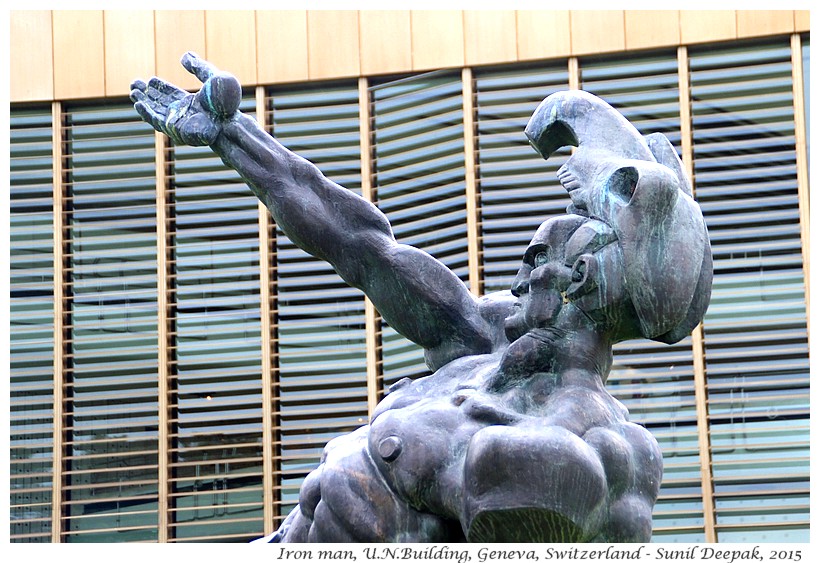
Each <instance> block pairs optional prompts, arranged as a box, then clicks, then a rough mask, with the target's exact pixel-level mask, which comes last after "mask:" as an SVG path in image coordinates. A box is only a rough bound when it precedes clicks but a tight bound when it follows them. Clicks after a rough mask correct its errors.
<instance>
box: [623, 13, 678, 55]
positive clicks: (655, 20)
mask: <svg viewBox="0 0 820 563" xmlns="http://www.w3.org/2000/svg"><path fill="white" fill-rule="evenodd" d="M624 17H625V20H624V23H625V26H626V27H625V29H626V48H627V49H644V48H647V47H660V46H665V45H678V44H679V43H680V15H679V14H678V12H677V11H675V10H627V11H626V13H625V15H624Z"/></svg>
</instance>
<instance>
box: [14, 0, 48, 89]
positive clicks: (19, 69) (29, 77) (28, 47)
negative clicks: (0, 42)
mask: <svg viewBox="0 0 820 563" xmlns="http://www.w3.org/2000/svg"><path fill="white" fill-rule="evenodd" d="M9 19H10V24H11V25H10V36H9V43H10V52H9V55H10V57H9V64H10V69H9V77H10V82H9V87H10V95H11V101H12V102H28V101H33V100H51V99H52V97H53V95H54V74H53V72H54V60H53V58H52V35H51V12H48V11H45V10H41V11H14V12H11V15H10V18H9Z"/></svg>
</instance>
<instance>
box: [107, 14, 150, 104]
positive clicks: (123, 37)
mask: <svg viewBox="0 0 820 563" xmlns="http://www.w3.org/2000/svg"><path fill="white" fill-rule="evenodd" d="M103 25H104V26H105V95H106V96H125V95H128V93H129V92H130V91H131V87H130V86H131V82H132V81H133V80H134V78H135V77H145V76H152V75H154V74H156V69H155V65H154V53H155V51H154V13H153V12H150V11H147V10H106V11H105V12H104V13H103Z"/></svg>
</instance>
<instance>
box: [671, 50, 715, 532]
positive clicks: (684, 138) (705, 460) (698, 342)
mask: <svg viewBox="0 0 820 563" xmlns="http://www.w3.org/2000/svg"><path fill="white" fill-rule="evenodd" d="M678 95H679V97H680V104H679V105H680V124H681V152H682V154H683V158H682V161H683V167H684V170H685V171H686V173H687V175H688V176H689V178H690V181H691V183H692V194H693V196H695V195H696V194H695V174H694V170H695V167H694V145H693V142H692V101H691V92H690V85H689V51H688V49H687V48H686V46H680V47H678ZM704 339H705V335H704V331H703V322H700V323H699V324H698V326H696V327H695V329H694V330H693V331H692V365H693V369H694V383H695V403H696V408H695V412H696V416H697V428H698V457H699V459H700V474H701V492H702V493H703V532H704V535H705V538H706V541H707V542H709V543H716V542H717V532H716V531H715V499H714V478H713V475H712V448H711V443H710V428H709V412H708V396H709V395H708V381H707V377H706V350H705V341H704Z"/></svg>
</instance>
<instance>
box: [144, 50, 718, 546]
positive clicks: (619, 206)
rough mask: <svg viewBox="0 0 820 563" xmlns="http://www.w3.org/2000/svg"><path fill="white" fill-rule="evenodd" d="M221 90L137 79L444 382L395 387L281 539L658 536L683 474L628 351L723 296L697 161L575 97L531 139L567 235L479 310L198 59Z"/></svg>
mask: <svg viewBox="0 0 820 563" xmlns="http://www.w3.org/2000/svg"><path fill="white" fill-rule="evenodd" d="M182 64H183V65H184V66H185V68H186V69H188V70H189V71H190V72H192V73H194V74H195V75H196V76H197V77H198V78H199V79H200V80H201V81H202V82H203V87H202V89H201V90H200V91H199V92H198V93H197V94H189V93H187V92H185V91H184V90H181V89H179V88H177V87H175V86H173V85H171V84H169V83H167V82H165V81H163V80H160V79H157V78H153V79H151V80H150V81H149V82H148V83H147V84H146V83H144V82H141V81H137V82H135V83H134V84H133V86H132V88H133V90H132V93H131V97H132V100H133V101H134V102H135V108H136V110H137V112H139V114H140V116H142V118H143V119H144V120H145V121H147V122H148V123H150V124H151V125H152V126H153V127H154V128H155V129H157V130H158V131H161V132H163V133H166V134H167V135H168V136H169V137H171V139H172V140H173V141H174V142H175V143H179V144H190V145H209V146H210V147H211V148H212V149H213V151H214V152H215V153H216V154H218V155H219V156H220V157H221V158H222V160H223V161H224V162H225V163H226V164H227V165H228V166H230V167H232V168H234V169H235V170H237V171H238V172H239V173H240V174H241V176H242V178H243V179H244V180H245V181H246V182H247V184H248V185H249V186H250V188H251V190H252V191H253V192H254V193H255V194H256V195H257V197H259V199H260V200H261V201H262V202H263V203H264V204H265V205H266V206H267V207H268V209H269V210H270V212H271V215H272V216H273V218H274V219H275V221H276V223H277V225H278V226H279V227H280V228H281V229H282V230H283V231H284V232H285V234H287V236H288V237H290V239H291V240H292V241H293V242H294V243H295V244H296V245H298V246H299V247H301V248H302V249H304V250H305V251H307V252H309V253H311V254H313V255H314V256H316V257H318V258H321V259H323V260H326V261H327V262H329V263H330V264H331V265H332V266H333V267H334V268H335V270H336V271H337V272H338V273H339V275H340V276H341V277H342V278H343V279H344V280H345V281H346V282H347V283H349V284H350V285H352V286H354V287H357V288H359V289H361V290H362V291H363V292H364V293H365V294H366V295H367V296H368V298H369V299H370V300H371V301H372V302H373V304H374V305H375V307H376V309H378V311H379V313H380V314H381V315H382V317H383V318H384V319H385V320H386V321H387V322H388V323H389V324H390V325H391V326H392V327H393V328H394V329H395V330H397V331H398V332H399V333H401V334H402V335H404V336H405V337H407V338H408V339H410V340H412V341H413V342H415V343H417V344H419V345H420V346H422V347H423V348H424V350H425V360H426V363H427V365H428V367H429V368H430V370H431V371H433V372H434V373H433V374H432V375H430V376H429V377H424V378H421V379H417V380H414V381H411V380H409V379H406V380H402V381H400V382H398V383H397V384H395V385H393V386H392V387H391V388H390V389H389V392H388V394H387V395H386V397H385V398H384V399H383V400H382V401H381V402H380V403H379V405H378V406H377V407H376V409H375V411H374V412H373V415H372V417H371V420H370V423H369V424H368V425H366V426H363V427H362V428H360V429H359V430H357V431H355V432H353V433H351V434H349V435H344V436H341V437H339V438H336V439H334V440H332V441H331V442H330V443H329V444H327V446H326V448H325V451H324V454H323V456H322V460H321V463H320V465H319V467H318V468H316V469H315V470H314V471H313V472H311V473H310V474H309V475H308V477H307V478H306V479H305V481H304V483H303V485H302V488H301V492H300V498H299V506H298V507H297V508H295V509H294V510H293V511H292V512H291V514H290V515H289V516H288V517H287V519H286V520H285V521H284V523H283V524H282V525H281V527H280V529H279V530H278V531H277V532H275V533H274V534H273V535H272V536H270V537H268V538H266V539H267V540H268V541H274V542H306V541H311V542H429V541H452V542H456V541H464V540H467V541H481V542H505V541H514V542H562V541H573V542H575V541H607V542H635V541H637V542H646V541H649V539H650V537H651V534H652V508H653V506H654V503H655V501H656V499H657V495H658V490H659V487H660V482H661V476H662V472H663V462H662V454H661V451H660V449H659V447H658V444H657V442H656V441H655V439H654V438H653V437H652V435H651V434H650V433H649V432H648V431H647V430H646V429H645V428H643V427H642V426H640V425H637V424H635V423H632V422H630V421H629V419H628V412H627V409H626V408H625V407H624V406H623V405H622V404H621V403H620V402H619V401H617V400H616V399H615V398H613V397H612V396H611V395H610V394H609V393H608V392H607V390H606V388H605V382H606V379H607V377H608V375H609V372H610V368H611V365H612V346H613V344H615V343H617V342H620V341H623V340H627V339H633V338H641V337H645V338H650V339H654V340H658V341H661V342H668V343H672V342H676V341H678V340H680V339H681V338H683V337H684V336H686V335H688V334H689V333H690V332H691V331H692V329H693V328H694V327H695V326H696V325H697V324H698V323H699V322H700V320H701V318H702V316H703V314H704V312H705V310H706V307H707V305H708V302H709V296H710V293H711V281H712V262H711V259H712V255H711V250H710V246H709V238H708V236H707V232H706V227H705V224H704V222H703V217H702V214H701V211H700V208H699V207H698V205H697V204H696V203H695V202H694V200H693V199H692V197H691V196H692V190H691V187H690V185H689V182H688V180H687V177H686V174H685V173H684V169H683V166H682V164H681V161H680V159H679V158H678V155H677V153H676V152H675V150H674V148H673V147H672V145H671V144H670V143H669V141H668V139H666V137H664V136H663V135H661V134H653V135H649V136H647V137H644V136H642V135H640V134H639V133H638V131H637V130H636V129H635V128H634V127H633V126H632V125H631V124H630V123H629V122H628V121H627V120H626V119H625V118H624V117H623V116H621V115H620V114H619V113H618V112H617V111H616V110H614V109H613V108H612V107H611V106H609V105H608V104H606V103H605V102H604V101H602V100H600V99H599V98H596V97H595V96H592V95H590V94H587V93H585V92H582V91H566V92H558V93H555V94H553V95H551V96H549V97H548V98H547V99H545V100H544V102H543V103H542V104H541V105H540V106H539V107H538V108H537V109H536V111H535V113H534V115H533V117H532V119H531V121H530V123H529V125H528V126H527V128H526V131H525V133H526V135H527V137H528V138H529V139H530V142H531V143H532V145H533V147H534V148H535V149H536V150H537V151H538V152H539V153H540V154H541V155H542V156H543V157H544V158H548V157H549V156H550V155H551V154H552V153H553V152H554V151H555V150H557V149H559V148H560V147H564V146H567V145H572V146H576V147H577V149H576V150H575V152H574V154H573V155H572V156H571V157H570V158H569V159H568V161H567V162H566V164H565V165H564V166H562V167H561V169H560V170H559V173H558V176H559V180H560V182H561V183H562V185H563V186H564V187H565V188H566V189H567V191H568V193H569V196H570V199H571V201H572V204H571V205H570V207H569V208H568V210H567V214H565V215H561V216H557V217H552V218H550V219H548V220H546V221H545V222H544V223H543V224H542V225H541V226H540V227H539V228H538V230H537V231H536V233H535V235H534V237H533V239H532V242H531V243H530V245H529V247H528V248H527V249H526V251H525V252H524V257H523V261H522V265H521V268H520V270H519V272H518V274H517V276H516V278H515V280H514V281H513V284H512V287H511V289H510V290H509V291H504V292H498V293H492V294H489V295H485V296H483V297H475V296H473V295H472V294H471V293H470V292H469V291H468V290H467V288H466V287H465V285H464V284H463V283H462V282H461V280H460V279H459V278H457V277H456V276H455V275H454V274H453V273H452V272H451V271H450V270H449V269H448V268H447V267H446V266H444V265H443V264H442V263H441V262H439V261H438V260H436V259H434V258H433V257H432V256H430V255H429V254H427V253H425V252H423V251H421V250H419V249H416V248H413V247H410V246H406V245H403V244H401V243H399V242H397V241H396V240H395V238H394V237H393V233H392V230H391V228H390V224H389V223H388V221H387V219H386V217H385V216H384V215H383V214H382V213H381V212H380V211H379V210H378V209H377V208H376V207H375V206H374V205H373V204H372V203H370V202H368V201H367V200H365V199H364V198H361V197H359V196H357V195H355V194H354V193H352V192H351V191H349V190H347V189H344V188H342V187H341V186H338V185H337V184H335V183H333V182H332V181H330V180H329V179H328V178H326V177H325V176H324V175H322V173H321V172H320V171H319V170H318V169H317V168H316V167H315V166H314V165H313V164H311V163H310V162H308V161H307V160H304V159H303V158H301V157H299V156H297V155H295V154H293V153H292V152H290V151H288V150H287V149H285V148H284V147H283V146H282V145H281V144H279V143H278V142H277V141H276V140H275V139H274V138H272V137H271V136H270V135H268V134H267V133H266V132H264V131H263V130H262V128H260V127H259V125H258V124H257V123H256V121H255V120H253V119H252V118H250V117H248V116H246V115H243V114H242V113H241V112H239V111H237V108H238V106H239V97H240V92H241V90H240V88H239V84H238V82H237V81H236V79H235V78H234V77H232V76H231V75H229V74H226V73H223V72H220V71H218V70H217V69H215V68H214V67H213V66H212V65H210V64H209V63H207V62H206V61H204V60H202V59H200V58H198V57H197V56H196V55H193V54H191V53H188V54H186V55H185V56H184V57H183V60H182Z"/></svg>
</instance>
